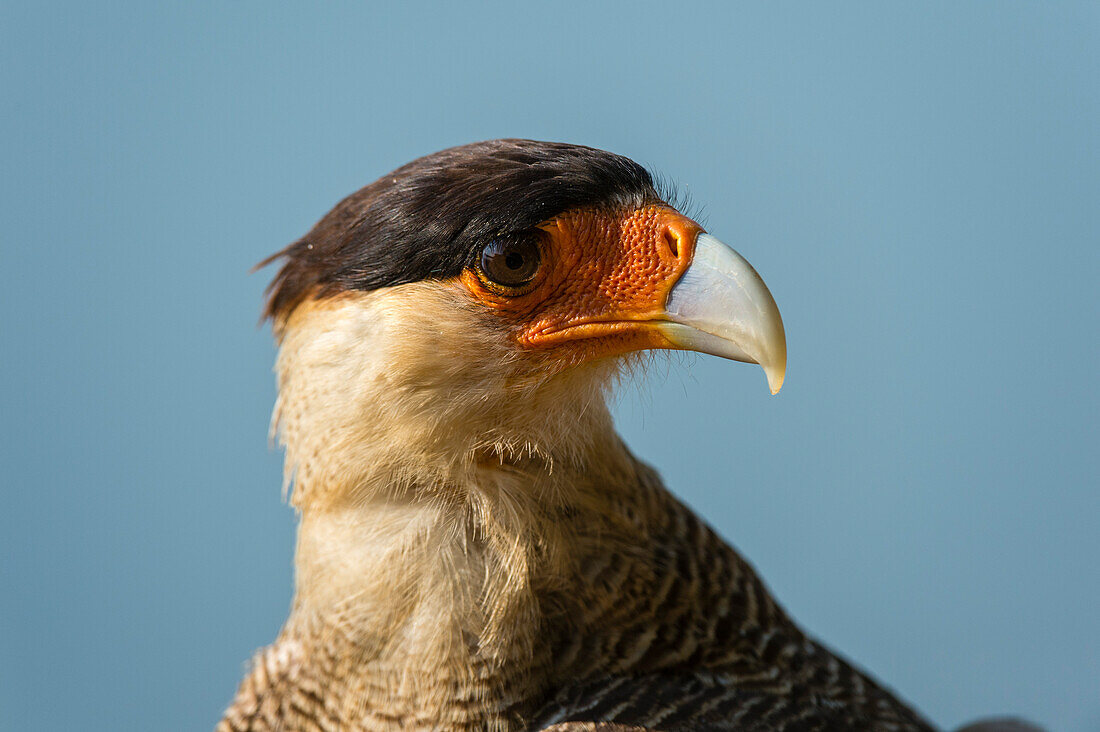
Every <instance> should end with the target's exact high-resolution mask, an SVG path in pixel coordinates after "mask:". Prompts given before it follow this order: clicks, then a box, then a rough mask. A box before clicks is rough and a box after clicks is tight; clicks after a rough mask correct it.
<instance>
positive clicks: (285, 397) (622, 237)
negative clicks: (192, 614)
mask: <svg viewBox="0 0 1100 732" xmlns="http://www.w3.org/2000/svg"><path fill="white" fill-rule="evenodd" d="M655 180H656V178H655V176H654V175H653V174H651V173H650V172H649V171H648V170H647V169H646V168H644V167H643V166H641V165H639V164H638V163H635V162H634V161H632V160H631V159H629V158H627V157H624V156H621V155H617V154H614V153H611V152H606V151H603V150H599V149H595V148H591V147H585V146H581V145H573V144H567V143H558V142H540V141H534V140H522V139H502V140H489V141H484V142H477V143H472V144H467V145H462V146H459V147H453V148H449V149H446V150H443V151H440V152H436V153H433V154H430V155H427V156H424V157H421V158H419V159H417V160H414V161H412V162H410V163H408V164H406V165H404V166H402V167H400V168H397V169H396V170H394V171H393V172H391V173H389V174H387V175H384V176H382V177H381V178H379V179H378V180H376V181H375V182H373V183H371V184H369V185H367V186H366V187H364V188H362V189H361V190H359V191H357V192H355V193H353V194H351V195H350V196H348V197H347V198H345V199H343V200H342V201H340V202H339V203H338V204H337V205H336V206H335V207H334V208H333V209H332V210H331V211H330V212H329V213H328V214H327V215H325V216H324V217H323V218H322V219H321V220H320V221H319V222H318V223H317V224H316V225H315V226H314V227H313V228H312V229H311V230H310V231H309V232H308V233H307V234H306V235H305V236H303V237H302V238H301V239H299V240H297V241H295V242H294V243H292V244H291V245H290V246H288V247H286V248H284V249H283V250H282V251H280V252H278V253H277V254H275V255H273V256H272V257H270V258H269V259H267V260H265V261H264V262H262V263H261V265H259V266H265V265H269V264H274V263H276V262H278V263H279V264H280V267H279V269H278V272H277V274H276V275H275V277H274V279H273V281H272V283H271V285H270V286H269V288H268V290H267V300H266V305H265V311H264V314H265V317H266V318H268V319H270V321H271V323H272V327H273V332H274V335H275V338H276V340H277V343H278V348H279V352H278V356H277V361H276V368H275V370H276V375H277V381H278V396H277V399H276V405H275V410H274V415H273V417H272V429H273V433H274V434H277V436H278V440H279V443H280V444H281V445H282V447H283V448H284V450H285V471H284V475H285V486H284V491H288V492H289V495H290V501H291V503H292V505H293V506H294V508H295V509H296V511H297V513H298V515H299V525H298V530H297V545H296V551H295V592H294V599H293V603H292V606H291V610H290V613H289V616H288V618H287V620H286V622H285V624H284V626H283V627H282V630H281V631H280V632H279V634H278V637H277V638H276V639H275V640H274V642H273V643H272V644H271V645H269V646H267V647H266V648H263V649H261V650H260V651H258V652H257V653H256V655H255V656H254V658H253V659H252V661H251V663H250V665H249V666H248V669H247V671H246V673H245V677H244V679H243V681H241V683H240V686H239V688H238V690H237V693H236V696H235V698H234V699H233V700H232V702H231V703H230V706H229V707H228V709H227V711H226V712H225V714H224V716H223V718H222V719H221V721H220V722H219V723H218V725H217V730H218V732H245V731H246V730H247V731H260V730H263V731H268V730H271V731H274V730H281V731H283V732H291V731H297V730H357V731H359V730H361V731H364V732H365V731H374V730H419V729H425V730H427V729H432V730H463V731H465V730H487V731H491V732H520V731H526V730H555V731H556V732H570V731H572V732H582V731H585V730H592V731H597V730H603V731H604V732H611V731H613V730H619V731H622V732H625V731H627V730H667V731H668V732H674V731H680V730H708V731H715V732H717V731H725V730H730V731H733V730H744V731H756V730H780V731H783V730H841V729H853V730H932V729H934V727H933V726H932V724H931V723H930V722H929V721H928V720H927V719H926V718H925V717H923V716H922V715H921V714H920V713H919V712H918V711H916V710H915V709H914V708H913V707H911V706H910V705H909V704H907V703H906V702H905V701H903V700H901V699H900V698H899V697H898V696H897V695H896V694H895V693H893V692H892V691H891V690H890V689H888V688H887V687H886V686H885V685H883V684H881V683H880V682H878V681H876V680H874V679H873V678H871V676H869V675H868V674H867V673H865V672H863V671H862V670H860V669H859V668H857V667H856V666H855V665H854V664H852V663H851V662H849V661H848V660H846V659H845V658H843V657H842V656H840V655H839V654H837V653H835V652H833V651H832V650H830V649H829V648H827V647H826V646H825V645H823V644H822V643H820V642H818V641H817V640H815V639H814V638H812V637H810V636H809V635H807V634H806V633H805V632H804V631H803V630H802V629H801V628H800V627H799V626H798V625H797V624H796V623H795V622H794V621H793V620H792V619H791V617H790V616H789V615H788V613H787V612H786V610H784V608H783V607H782V606H781V605H780V603H779V601H778V600H777V599H775V598H774V597H773V595H772V594H771V593H770V591H769V590H768V588H767V586H766V585H765V584H764V582H763V581H762V579H761V578H760V577H759V576H758V575H757V573H756V572H755V571H754V569H753V568H752V566H751V565H750V564H749V563H748V562H747V561H746V560H745V559H743V558H742V557H741V556H740V555H739V554H738V553H737V552H736V551H735V550H734V549H733V548H732V547H731V546H730V545H729V544H728V543H726V541H725V540H723V539H722V538H721V537H720V536H719V535H718V534H717V533H716V532H715V531H714V530H713V529H712V528H711V527H710V526H709V525H708V524H707V523H706V522H705V521H704V520H703V519H702V518H700V517H699V516H697V515H696V514H695V513H693V512H692V511H691V510H690V509H689V508H688V507H687V506H685V505H684V504H683V503H682V502H681V501H680V500H678V499H677V498H676V497H675V496H674V495H673V493H671V492H670V491H669V490H668V489H667V488H666V487H665V486H664V485H663V483H662V481H661V478H660V477H659V475H658V474H657V472H656V471H655V470H654V469H653V468H652V467H650V466H649V465H647V464H646V463H644V462H642V461H641V460H639V459H638V458H636V457H635V456H634V455H633V454H632V452H631V451H630V449H629V448H628V447H627V446H626V445H625V444H624V442H623V440H622V439H621V438H620V437H619V435H618V434H617V433H616V431H615V426H614V422H613V419H612V416H611V413H610V411H609V407H608V397H609V395H610V394H611V393H612V390H613V389H614V388H615V385H616V384H618V383H619V382H620V381H621V380H622V379H624V378H629V377H630V376H631V374H633V373H635V372H636V371H637V370H639V369H644V368H645V367H646V365H647V363H648V360H649V359H651V358H652V354H654V353H655V352H659V351H666V350H684V351H695V352H700V353H704V354H711V355H715V356H720V357H724V358H727V359H731V360H736V361H742V362H747V363H753V364H758V365H760V366H761V367H762V369H763V371H764V375H765V377H766V380H767V384H768V386H769V388H770V391H771V392H772V393H773V394H774V393H776V392H778V391H779V390H780V388H781V386H782V385H783V381H784V377H785V373H786V361H787V347H786V336H785V332H784V327H783V321H782V318H781V316H780V313H779V309H778V307H777V305H776V302H775V300H774V298H773V297H772V295H771V293H770V291H769V289H768V287H767V286H766V285H765V284H764V281H763V279H762V278H761V277H760V275H759V274H758V273H757V272H756V270H754V269H753V267H752V266H751V265H750V264H749V263H748V262H747V261H746V260H745V259H744V258H743V257H742V256H741V255H740V254H738V253H737V252H736V251H735V250H734V249H732V248H731V247H729V246H727V245H725V244H723V243H722V242H721V241H720V240H719V239H718V238H716V237H715V236H713V235H711V234H710V233H708V232H707V231H705V230H704V228H703V227H702V226H701V225H700V224H699V223H697V222H696V221H695V220H694V219H692V218H690V217H689V216H687V215H686V214H684V213H681V211H680V210H679V208H678V207H677V205H676V204H675V200H674V199H675V197H674V196H672V195H670V194H667V193H662V192H661V190H660V189H661V188H662V186H660V185H658V184H657V183H656V182H655ZM983 729H984V728H983ZM990 729H992V728H990Z"/></svg>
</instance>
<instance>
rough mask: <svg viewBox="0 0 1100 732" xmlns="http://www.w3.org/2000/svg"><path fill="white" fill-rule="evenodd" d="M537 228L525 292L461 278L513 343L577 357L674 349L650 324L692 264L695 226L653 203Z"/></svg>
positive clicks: (469, 274) (567, 216)
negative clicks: (537, 254)
mask: <svg viewBox="0 0 1100 732" xmlns="http://www.w3.org/2000/svg"><path fill="white" fill-rule="evenodd" d="M538 228H539V229H540V230H541V231H542V233H543V237H542V241H541V242H540V247H541V252H542V265H541V267H540V270H539V272H538V274H537V275H536V277H535V279H534V281H533V282H532V283H531V286H530V289H528V290H526V291H524V292H522V293H521V294H513V295H509V294H505V293H501V292H499V291H494V290H493V289H490V288H489V287H488V286H487V285H486V284H485V283H483V282H482V281H481V278H479V277H478V275H477V273H476V272H474V271H471V270H467V271H465V272H464V273H463V275H462V277H461V280H462V283H463V284H464V285H465V286H466V288H467V289H468V290H469V291H470V292H471V293H472V294H473V295H474V297H475V298H476V299H477V300H478V301H480V302H481V303H482V304H484V305H487V306H489V307H491V308H494V309H495V310H496V311H497V312H498V313H499V314H500V315H501V316H502V317H503V318H504V319H505V320H506V321H507V322H508V324H509V326H510V328H511V330H513V332H514V333H515V337H516V340H517V341H518V343H519V345H521V346H523V347H526V348H528V349H551V348H555V349H556V348H565V349H566V350H568V351H571V352H572V355H573V356H579V357H581V358H584V359H587V358H595V357H599V356H613V355H619V354H623V353H627V352H630V351H636V350H641V349H646V348H672V347H674V345H673V344H671V343H670V342H669V341H668V339H667V338H666V337H665V336H664V335H663V334H662V333H661V332H660V331H658V330H657V329H656V328H654V327H653V324H654V323H655V322H659V321H665V320H667V319H668V318H667V316H666V315H665V303H666V302H667V300H668V295H669V292H670V291H671V290H672V288H673V286H674V285H675V284H676V283H677V281H679V279H680V277H681V276H682V275H683V274H684V271H685V270H687V268H688V266H689V265H690V264H691V260H692V255H693V253H694V247H695V237H696V236H697V235H698V234H699V233H700V232H701V231H702V230H703V229H702V227H701V226H699V224H697V223H695V222H694V221H692V220H691V219H689V218H687V217H686V216H684V215H683V214H681V213H679V212H678V211H676V210H674V209H672V208H669V207H668V206H663V205H652V206H646V207H643V208H640V209H626V210H618V211H616V210H608V209H597V208H582V209H575V210H572V211H567V212H566V213H564V214H561V215H560V216H558V217H556V218H554V219H552V220H550V221H547V222H545V223H544V224H541V225H540V226H539V227H538ZM494 289H495V288H494Z"/></svg>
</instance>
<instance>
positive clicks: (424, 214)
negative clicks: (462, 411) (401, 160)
mask: <svg viewBox="0 0 1100 732" xmlns="http://www.w3.org/2000/svg"><path fill="white" fill-rule="evenodd" d="M658 200H660V196H659V195H658V194H657V191H656V190H655V189H654V185H653V178H652V176H650V174H649V173H648V172H647V171H646V170H645V168H643V167H642V166H640V165H638V164H637V163H635V162H634V161H632V160H630V159H629V158H625V157H622V156H621V155H615V154H613V153H609V152H605V151H603V150H596V149H594V148H590V147H584V146H581V145H569V144H565V143H560V142H538V141H535V140H488V141H485V142H475V143H472V144H469V145H462V146H460V147H452V148H449V149H447V150H443V151H441V152H437V153H433V154H431V155H426V156H424V157H422V158H419V159H417V160H414V161H413V162H411V163H408V164H406V165H403V166H402V167H400V168H398V169H397V170H395V171H393V172H392V173H389V174H388V175H384V176H382V177H381V178H379V179H378V180H376V181H375V182H374V183H371V184H370V185H368V186H366V187H365V188H362V189H360V190H359V191H357V192H355V193H353V194H352V195H350V196H348V197H347V198H345V199H344V200H343V201H341V202H340V203H338V204H337V205H336V207H335V208H333V209H332V211H330V212H329V213H328V214H326V215H325V217H324V218H323V219H321V220H320V221H319V222H318V223H317V224H316V225H315V226H314V227H313V229H312V230H310V232H309V233H308V234H306V235H305V236H303V237H302V238H301V239H299V240H298V241H296V242H294V243H293V244H291V245H290V246H288V247H287V248H286V249H284V250H282V251H281V252H279V253H277V254H275V255H274V256H272V257H271V258H270V259H267V260H265V261H264V262H263V263H262V264H261V266H262V265H266V264H269V263H271V262H273V261H275V260H278V259H283V260H284V262H283V266H282V269H281V270H279V273H278V274H277V275H276V276H275V279H274V280H273V281H272V283H271V285H270V286H269V287H268V301H267V307H266V310H265V315H266V316H268V317H274V318H282V317H286V316H287V315H288V314H289V313H290V311H291V310H293V309H294V307H295V306H297V305H298V304H299V303H300V302H301V301H302V300H303V299H305V298H306V297H307V296H309V295H311V294H318V295H322V296H323V295H325V294H332V293H335V292H339V291H343V290H373V289H377V288H380V287H389V286H393V285H400V284H404V283H407V282H416V281H419V280H424V279H442V278H449V277H456V276H458V275H459V274H460V273H461V271H462V269H463V268H464V267H466V266H467V265H468V264H470V263H471V261H472V260H473V258H474V257H475V256H476V253H477V252H478V251H479V250H480V248H481V247H482V246H484V245H485V244H487V243H488V242H489V241H491V240H492V239H493V238H494V237H497V236H501V235H506V234H511V233H516V232H519V231H522V230H525V229H530V228H532V227H534V226H537V225H538V224H539V223H541V222H543V221H546V220H548V219H551V218H553V217H554V216H557V215H558V214H560V213H562V212H564V211H566V210H569V209H572V208H576V207H579V206H601V205H606V206H623V205H629V206H640V205H642V204H644V203H647V202H651V201H658Z"/></svg>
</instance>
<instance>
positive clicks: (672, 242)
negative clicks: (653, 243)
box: [664, 229, 680, 258]
mask: <svg viewBox="0 0 1100 732" xmlns="http://www.w3.org/2000/svg"><path fill="white" fill-rule="evenodd" d="M664 237H665V244H666V245H667V246H668V250H669V251H670V252H671V253H672V256H673V257H674V258H675V257H679V256H680V237H678V236H676V234H675V233H674V232H673V231H672V229H665V232H664Z"/></svg>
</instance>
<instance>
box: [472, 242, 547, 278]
mask: <svg viewBox="0 0 1100 732" xmlns="http://www.w3.org/2000/svg"><path fill="white" fill-rule="evenodd" d="M541 261H542V257H541V255H540V254H539V245H538V242H537V241H536V240H535V239H534V237H526V236H524V237H515V238H512V237H506V238H500V239H494V240H493V241H491V242H489V243H488V244H487V245H486V246H485V248H484V249H482V250H481V262H480V268H481V273H482V274H483V275H484V276H485V279H487V280H489V282H491V283H493V284H495V285H501V286H503V287H509V288H517V287H522V286H523V285H526V284H527V283H529V282H530V281H531V280H533V279H534V278H535V274H536V273H537V272H538V269H539V264H540V263H541Z"/></svg>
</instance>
